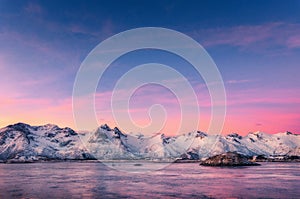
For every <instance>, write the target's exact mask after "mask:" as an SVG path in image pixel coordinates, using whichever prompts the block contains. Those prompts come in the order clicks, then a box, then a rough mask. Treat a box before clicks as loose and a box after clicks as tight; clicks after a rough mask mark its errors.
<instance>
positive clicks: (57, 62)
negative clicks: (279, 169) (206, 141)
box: [0, 0, 300, 135]
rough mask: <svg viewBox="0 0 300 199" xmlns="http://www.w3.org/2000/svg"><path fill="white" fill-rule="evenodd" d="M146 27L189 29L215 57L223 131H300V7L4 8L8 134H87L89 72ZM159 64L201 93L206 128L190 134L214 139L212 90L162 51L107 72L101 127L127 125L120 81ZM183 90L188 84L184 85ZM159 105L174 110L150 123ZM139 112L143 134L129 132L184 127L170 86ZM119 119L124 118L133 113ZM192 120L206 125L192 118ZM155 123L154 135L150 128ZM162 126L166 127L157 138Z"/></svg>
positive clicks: (1, 45) (0, 64) (0, 46)
mask: <svg viewBox="0 0 300 199" xmlns="http://www.w3.org/2000/svg"><path fill="white" fill-rule="evenodd" d="M141 27H162V28H168V29H172V30H175V31H179V32H181V33H183V34H186V35H187V36H189V37H191V38H193V39H194V40H196V41H197V42H199V44H201V45H202V46H203V47H204V48H205V50H206V51H207V52H208V53H209V55H210V57H211V58H212V59H213V61H214V62H215V64H216V66H217V67H218V70H219V72H220V74H221V76H222V78H223V82H224V86H225V91H226V96H227V106H226V118H225V123H224V127H223V129H222V132H220V133H223V134H228V133H232V132H237V133H239V134H241V135H245V134H247V133H248V132H254V131H263V132H267V133H277V132H284V131H291V132H293V133H300V78H299V74H300V65H299V63H300V56H299V55H300V1H299V0H297V1H296V0H290V1H286V2H284V3H283V2H282V1H256V0H251V1H247V0H239V1H238V0H236V1H234V0H229V1H221V0H220V1H215V0H212V1H176V0H175V1H165V0H163V1H146V0H145V1H133V0H127V1H115V0H113V1H91V0H88V1H76V0H74V1H57V0H53V1H26V0H24V1H21V0H20V1H19V0H14V1H10V0H0V126H1V127H4V126H6V125H9V124H12V123H17V122H25V123H29V124H31V125H42V124H47V123H54V124H57V125H59V126H69V127H71V128H74V129H77V128H78V127H77V125H76V122H75V121H74V118H73V110H72V92H73V85H74V81H75V78H76V74H77V71H78V70H79V68H80V65H81V64H82V62H83V61H84V60H85V58H86V57H87V55H88V54H89V53H90V52H91V51H92V50H93V49H94V48H95V47H96V46H97V45H98V44H99V43H101V42H102V41H104V40H105V39H107V38H109V37H111V36H113V35H115V34H117V33H120V32H123V31H126V30H130V29H133V28H141ZM152 62H155V63H162V64H165V65H169V66H170V67H172V68H174V69H175V70H177V71H179V72H180V73H181V74H183V75H184V76H185V77H186V78H187V80H188V81H189V82H190V83H191V85H192V87H193V88H194V90H195V93H196V95H197V99H198V104H199V107H200V116H199V117H200V123H199V127H198V129H190V127H189V125H186V126H184V131H186V132H188V131H191V130H202V131H207V129H208V126H209V122H210V118H211V101H210V96H209V93H208V90H207V87H206V86H205V82H204V81H203V79H202V78H201V76H199V75H197V74H196V73H195V71H194V70H193V68H192V67H191V66H190V65H189V63H187V62H186V61H185V60H183V59H181V58H179V57H178V56H176V55H174V54H172V53H169V52H165V51H160V50H155V49H152V50H151V49H148V50H138V51H134V52H130V53H128V54H126V55H124V56H121V57H119V58H118V59H117V60H115V61H114V62H113V63H112V64H111V65H110V66H109V68H108V69H107V71H105V76H104V78H103V79H101V80H100V82H99V83H98V87H97V91H96V93H95V111H96V115H97V121H98V122H99V124H104V123H107V124H109V125H110V126H115V125H116V124H118V122H116V121H115V119H114V118H113V115H112V110H111V107H110V102H111V98H110V97H111V94H112V90H113V89H114V86H115V85H116V82H117V81H118V79H120V78H121V77H122V75H123V74H125V73H126V72H128V71H129V70H131V69H133V68H134V67H135V66H138V65H140V64H145V63H152ZM145 75H147V74H145ZM174 84H175V85H176V84H177V85H180V84H181V82H176V79H174ZM120 92H125V93H126V90H125V91H124V90H123V91H120ZM120 96H122V95H120ZM155 104H160V105H161V106H163V107H164V110H165V111H164V112H161V110H162V109H160V107H158V109H159V110H158V111H157V112H154V114H153V115H149V114H148V113H149V108H150V107H151V106H152V105H155ZM129 105H130V110H126V111H128V112H129V113H130V114H131V118H132V120H133V121H134V122H135V124H136V125H138V128H131V126H130V125H128V126H121V127H120V128H121V129H122V130H125V131H126V132H127V131H136V130H139V129H140V131H143V130H145V131H151V130H152V131H154V132H152V133H157V132H155V131H160V132H163V133H166V134H168V135H172V134H173V132H175V131H176V129H177V128H178V126H179V125H180V118H181V112H180V106H179V103H178V99H176V96H174V94H173V93H172V92H171V91H170V90H168V89H167V88H164V87H162V86H159V85H144V86H141V87H140V88H138V89H137V90H136V91H135V93H134V94H133V96H132V97H131V98H130V103H129ZM156 108H157V107H156ZM154 109H155V107H154ZM115 111H116V112H117V114H118V113H120V112H121V111H124V110H115ZM150 112H151V111H150ZM151 116H152V118H151ZM196 117H197V116H196ZM186 119H187V120H190V121H194V120H197V119H198V118H195V116H194V115H193V114H190V115H189V114H188V115H187V116H186ZM152 120H153V121H154V120H155V121H156V122H153V121H152ZM151 121H152V122H153V123H152V127H153V128H152V129H151V128H150V129H147V128H146V127H147V125H149V124H151ZM161 121H165V126H163V127H162V128H159V129H158V130H153V129H156V127H155V125H159V123H161Z"/></svg>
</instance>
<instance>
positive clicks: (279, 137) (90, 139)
mask: <svg viewBox="0 0 300 199" xmlns="http://www.w3.org/2000/svg"><path fill="white" fill-rule="evenodd" d="M234 151H235V152H239V153H241V154H244V155H247V156H257V155H264V156H266V157H272V156H300V136H299V135H295V134H292V133H290V132H283V133H277V134H272V135H271V134H266V133H263V132H254V133H249V134H248V135H246V136H244V137H243V136H240V135H238V134H236V133H233V134H229V135H227V136H221V135H208V134H206V133H204V132H200V131H194V132H189V133H186V134H182V135H178V136H175V137H166V136H165V135H164V134H155V135H153V136H151V137H146V136H144V135H143V134H141V133H137V134H133V133H130V134H126V133H124V132H121V131H120V130H119V129H118V128H110V127H109V126H108V125H102V126H100V127H99V128H98V129H97V130H96V131H94V132H87V131H82V132H79V133H77V132H75V131H73V130H72V129H70V128H68V127H66V128H60V127H58V126H57V125H54V124H47V125H43V126H30V125H28V124H23V123H18V124H14V125H9V126H7V127H5V128H2V129H0V160H2V161H3V160H4V161H5V160H9V159H13V160H19V161H26V160H39V159H42V160H45V159H46V160H47V159H86V158H87V157H89V158H90V157H94V158H97V159H104V160H111V159H160V160H161V159H165V160H170V159H178V158H182V157H187V158H191V159H195V158H199V159H202V158H206V157H210V156H213V155H217V154H222V153H225V152H234Z"/></svg>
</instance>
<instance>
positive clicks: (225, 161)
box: [200, 152, 260, 166]
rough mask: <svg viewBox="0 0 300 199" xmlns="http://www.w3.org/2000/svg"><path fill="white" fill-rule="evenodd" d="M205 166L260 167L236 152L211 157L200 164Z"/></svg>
mask: <svg viewBox="0 0 300 199" xmlns="http://www.w3.org/2000/svg"><path fill="white" fill-rule="evenodd" d="M200 165H203V166H257V165H260V164H258V163H255V162H251V161H249V160H248V157H247V156H244V155H242V154H239V153H236V152H227V153H223V154H220V155H215V156H213V157H210V158H208V159H206V160H204V161H202V162H201V163H200Z"/></svg>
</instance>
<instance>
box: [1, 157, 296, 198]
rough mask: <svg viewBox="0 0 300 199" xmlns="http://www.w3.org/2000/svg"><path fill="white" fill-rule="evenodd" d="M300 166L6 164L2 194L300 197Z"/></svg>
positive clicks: (268, 164)
mask: <svg viewBox="0 0 300 199" xmlns="http://www.w3.org/2000/svg"><path fill="white" fill-rule="evenodd" d="M114 164H118V163H114ZM144 164H147V165H144ZM156 164H158V163H156ZM119 166H125V167H126V166H127V165H126V164H119ZM131 166H132V165H131ZM155 166H157V165H155V164H153V163H152V164H150V163H143V167H141V166H139V165H137V166H135V167H133V168H136V169H137V171H138V170H139V169H140V168H147V167H155ZM299 169H300V164H299V163H263V165H262V166H260V167H243V168H235V169H232V168H212V167H201V166H199V165H198V164H192V163H189V164H172V165H170V166H168V167H166V168H165V169H163V170H158V171H154V172H148V173H129V172H121V171H119V170H113V169H110V168H109V167H107V166H105V165H103V164H101V163H80V162H64V163H36V164H10V165H9V164H0V198H45V197H49V198H141V197H142V198H145V197H147V198H151V197H152V198H153V197H154V198H191V197H194V198H195V197H197V198H206V197H212V198H228V197H234V198H239V197H245V198H266V197H268V198H297V197H299V195H300V191H299V189H298V185H299V182H300V180H299V175H300V174H299Z"/></svg>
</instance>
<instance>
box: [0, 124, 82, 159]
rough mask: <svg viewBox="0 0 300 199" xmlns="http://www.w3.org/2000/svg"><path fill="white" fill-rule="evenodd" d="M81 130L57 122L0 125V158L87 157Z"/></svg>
mask: <svg viewBox="0 0 300 199" xmlns="http://www.w3.org/2000/svg"><path fill="white" fill-rule="evenodd" d="M79 143H80V139H79V136H78V134H77V133H76V132H75V131H73V130H72V129H70V128H59V127H58V126H56V125H52V124H47V125H44V126H30V125H28V124H23V123H17V124H14V125H9V126H7V127H5V128H2V129H0V159H1V160H4V161H6V160H11V159H13V160H15V161H31V160H49V159H85V158H86V154H85V153H86V150H85V148H84V147H83V146H82V145H80V144H79Z"/></svg>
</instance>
